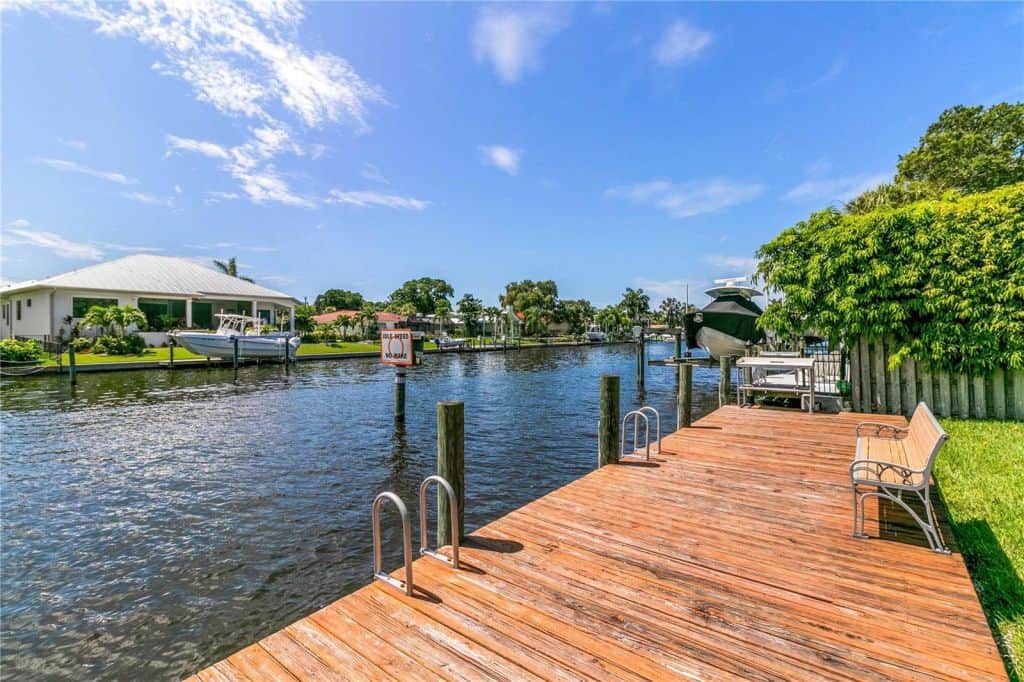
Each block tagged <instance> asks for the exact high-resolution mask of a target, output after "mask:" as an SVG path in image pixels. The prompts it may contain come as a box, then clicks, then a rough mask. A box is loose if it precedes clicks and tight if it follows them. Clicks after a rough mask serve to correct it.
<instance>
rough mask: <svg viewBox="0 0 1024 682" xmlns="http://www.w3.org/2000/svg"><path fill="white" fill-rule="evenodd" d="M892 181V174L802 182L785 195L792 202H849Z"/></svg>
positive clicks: (860, 175)
mask: <svg viewBox="0 0 1024 682" xmlns="http://www.w3.org/2000/svg"><path fill="white" fill-rule="evenodd" d="M890 180H892V173H861V174H859V175H850V176H847V177H841V178H818V179H812V180H807V181H806V182H801V183H800V184H799V185H797V186H796V187H793V188H792V189H791V190H789V191H788V192H786V193H785V194H784V195H783V198H784V199H789V200H791V201H821V202H830V201H849V200H850V199H853V198H854V197H856V196H858V195H859V194H861V193H862V192H865V191H867V190H869V189H872V188H874V187H877V186H878V185H880V184H882V183H883V182H889V181H890Z"/></svg>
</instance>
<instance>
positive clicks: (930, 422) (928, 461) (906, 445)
mask: <svg viewBox="0 0 1024 682" xmlns="http://www.w3.org/2000/svg"><path fill="white" fill-rule="evenodd" d="M948 437H949V436H948V435H947V434H946V432H945V431H944V430H943V429H942V427H941V426H939V422H938V421H936V420H935V415H933V414H932V411H931V410H930V409H928V406H927V405H925V404H924V403H920V404H918V406H917V409H915V410H914V416H913V417H911V418H910V425H909V426H908V427H907V428H901V427H898V426H893V425H891V424H883V423H881V422H861V423H860V424H857V453H856V455H855V456H854V460H853V463H852V464H850V483H851V485H852V486H853V535H854V537H858V538H864V537H867V534H866V533H865V532H864V498H866V497H878V498H882V497H884V498H886V499H889V500H892V501H893V502H895V503H896V504H898V505H900V506H901V507H903V508H904V509H905V510H907V513H909V514H910V516H911V517H912V518H913V519H914V520H915V521H917V523H918V524H919V525H920V526H921V529H922V530H923V531H924V534H925V537H926V538H927V539H928V545H929V546H930V547H931V548H932V550H934V551H936V552H942V553H945V554H949V549H947V548H946V547H945V545H943V544H942V539H941V538H940V537H939V531H938V527H937V524H936V522H935V513H934V511H933V509H932V503H931V498H930V497H929V492H930V488H931V478H932V465H933V464H934V463H935V457H936V455H938V454H939V450H940V449H941V448H942V444H943V443H944V442H945V441H946V439H947V438H948ZM862 487H866V488H871V490H867V491H861V488H862ZM911 492H912V493H914V494H915V495H917V497H918V499H920V500H921V502H923V503H924V510H925V517H926V518H923V519H922V518H921V516H920V515H918V513H917V512H915V511H914V510H913V509H912V508H911V507H910V505H908V504H907V502H906V500H904V499H903V495H904V493H911ZM858 524H859V525H858Z"/></svg>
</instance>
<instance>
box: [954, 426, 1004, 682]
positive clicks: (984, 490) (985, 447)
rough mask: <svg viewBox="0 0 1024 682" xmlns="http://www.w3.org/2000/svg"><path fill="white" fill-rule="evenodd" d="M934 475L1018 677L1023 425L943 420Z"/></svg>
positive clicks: (962, 547)
mask: <svg viewBox="0 0 1024 682" xmlns="http://www.w3.org/2000/svg"><path fill="white" fill-rule="evenodd" d="M942 426H943V427H944V428H945V429H946V431H947V432H948V433H949V436H950V438H949V441H947V442H946V444H945V446H943V449H942V452H941V453H939V457H938V459H937V460H936V464H935V477H936V479H937V481H938V484H939V491H940V493H941V495H942V500H943V502H944V503H945V506H946V510H947V515H948V518H949V519H950V522H951V523H952V525H953V528H954V531H955V532H956V540H957V545H958V546H959V548H960V551H961V552H962V553H963V557H964V561H965V562H966V563H967V567H968V569H969V570H970V572H971V577H972V578H973V580H974V586H975V589H976V590H977V592H978V597H979V598H980V599H981V604H982V606H983V607H984V609H985V614H986V615H987V616H988V619H989V623H990V624H991V626H992V630H993V632H994V633H995V637H996V641H997V642H998V643H999V647H1000V649H1001V650H1002V653H1003V656H1004V660H1006V662H1007V669H1008V670H1009V674H1010V679H1011V680H1016V681H1017V682H1020V681H1021V680H1022V679H1024V583H1022V582H1021V580H1022V577H1024V424H1020V423H1011V422H996V421H967V420H960V419H943V420H942Z"/></svg>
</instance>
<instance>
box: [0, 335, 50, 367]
mask: <svg viewBox="0 0 1024 682" xmlns="http://www.w3.org/2000/svg"><path fill="white" fill-rule="evenodd" d="M42 357H43V347H42V345H40V343H39V342H38V341H18V340H17V339H4V340H3V341H0V361H5V362H26V361H32V360H39V359H41V358H42Z"/></svg>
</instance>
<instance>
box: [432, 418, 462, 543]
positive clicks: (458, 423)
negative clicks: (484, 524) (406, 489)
mask: <svg viewBox="0 0 1024 682" xmlns="http://www.w3.org/2000/svg"><path fill="white" fill-rule="evenodd" d="M465 417H466V414H465V404H464V403H463V402H462V401H461V400H442V401H441V402H439V403H438V404H437V475H438V476H440V477H441V478H443V479H444V480H446V481H448V483H450V484H451V486H452V488H453V489H454V490H455V498H456V500H458V505H459V510H458V511H459V513H458V515H457V517H458V519H459V531H460V533H459V534H460V535H461V536H463V537H465V535H466V526H465V514H464V512H465V508H466V504H465V499H466V466H465V458H466V450H465ZM451 524H452V522H451V512H450V511H449V507H448V496H447V495H440V494H439V495H438V496H437V546H438V547H441V546H443V545H450V544H451V543H452V528H451ZM459 539H460V540H461V539H462V538H461V537H460V538H459Z"/></svg>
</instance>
